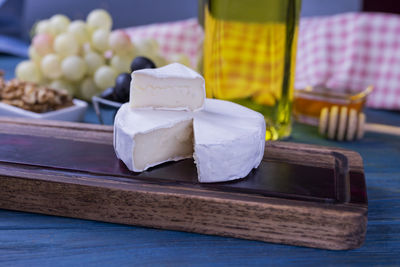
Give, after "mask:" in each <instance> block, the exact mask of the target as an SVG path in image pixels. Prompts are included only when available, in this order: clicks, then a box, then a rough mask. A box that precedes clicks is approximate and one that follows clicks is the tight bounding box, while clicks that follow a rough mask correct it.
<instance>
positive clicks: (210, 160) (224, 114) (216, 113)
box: [114, 99, 265, 183]
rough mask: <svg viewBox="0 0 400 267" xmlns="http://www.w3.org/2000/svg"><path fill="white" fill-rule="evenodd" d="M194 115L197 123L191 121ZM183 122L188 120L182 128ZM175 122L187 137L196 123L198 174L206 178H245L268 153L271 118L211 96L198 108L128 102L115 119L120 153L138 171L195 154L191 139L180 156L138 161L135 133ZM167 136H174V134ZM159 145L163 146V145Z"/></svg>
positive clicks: (116, 139) (170, 126) (115, 144)
mask: <svg viewBox="0 0 400 267" xmlns="http://www.w3.org/2000/svg"><path fill="white" fill-rule="evenodd" d="M192 120H193V125H191V124H190V123H192ZM182 122H183V123H184V122H187V123H188V124H184V127H183V128H182V127H181V128H179V127H178V125H179V123H182ZM173 127H176V129H177V131H176V132H175V133H174V134H175V135H176V136H178V139H179V138H181V137H182V136H183V137H185V138H186V137H187V132H190V127H193V128H192V131H193V136H194V138H193V141H192V144H191V145H192V146H193V151H194V153H193V158H194V160H195V163H196V166H197V172H198V180H199V182H202V183H212V182H223V181H230V180H234V179H239V178H243V177H245V176H247V175H248V174H249V172H250V171H251V170H252V169H253V168H257V167H258V166H259V164H260V162H261V160H262V158H263V155H264V146H265V121H264V117H263V116H262V115H261V114H260V113H258V112H255V111H253V110H250V109H248V108H245V107H243V106H240V105H238V104H234V103H232V102H228V101H223V100H215V99H206V101H205V105H204V109H203V110H201V111H197V112H189V111H187V112H182V111H161V110H143V109H139V110H138V109H132V108H130V106H129V105H128V104H124V105H123V106H122V107H121V109H120V110H119V111H118V113H117V115H116V118H115V123H114V147H115V151H116V154H117V157H118V158H120V159H121V160H122V161H123V162H124V163H125V164H126V165H127V167H128V168H129V169H130V170H132V171H143V170H146V169H147V168H149V167H152V166H155V165H157V164H160V163H163V162H165V161H171V160H179V159H183V158H188V157H192V155H188V153H189V150H188V149H187V146H186V145H187V144H189V143H187V142H186V143H184V144H185V146H186V147H185V148H186V150H184V149H181V150H179V151H178V152H180V153H177V154H176V155H175V156H171V157H170V158H167V159H164V160H163V161H156V162H153V163H151V164H147V165H146V167H145V168H143V167H138V166H136V165H135V160H134V150H135V136H137V135H139V134H143V133H144V134H146V133H153V132H155V131H157V130H160V129H161V130H164V129H175V128H173ZM185 127H186V128H185ZM165 131H166V130H165ZM182 131H184V133H182ZM185 133H186V135H185ZM189 134H191V132H190V133H189ZM154 138H155V137H154ZM166 138H167V139H173V138H174V137H173V136H170V135H168V136H166ZM155 139H158V138H155ZM150 141H151V140H150ZM149 143H150V144H151V142H149ZM158 147H159V148H158V149H162V145H159V146H158ZM160 147H161V148H160ZM149 149H153V148H150V147H149ZM183 151H184V152H185V153H186V154H185V155H183V154H182V152H183Z"/></svg>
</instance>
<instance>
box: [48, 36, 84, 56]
mask: <svg viewBox="0 0 400 267" xmlns="http://www.w3.org/2000/svg"><path fill="white" fill-rule="evenodd" d="M54 50H55V51H56V53H57V54H59V55H60V56H63V57H65V56H70V55H76V54H77V53H78V51H79V45H78V42H77V41H76V39H75V37H74V35H72V34H71V33H62V34H60V35H58V36H57V37H56V39H55V40H54Z"/></svg>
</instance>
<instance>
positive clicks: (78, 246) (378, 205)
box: [0, 55, 400, 266]
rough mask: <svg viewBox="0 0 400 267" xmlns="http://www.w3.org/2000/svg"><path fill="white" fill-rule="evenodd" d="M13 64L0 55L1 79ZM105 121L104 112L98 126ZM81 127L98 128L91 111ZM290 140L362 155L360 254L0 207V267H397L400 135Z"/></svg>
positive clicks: (386, 119) (382, 118)
mask: <svg viewBox="0 0 400 267" xmlns="http://www.w3.org/2000/svg"><path fill="white" fill-rule="evenodd" d="M20 60H21V59H19V58H13V57H7V56H4V55H3V56H0V69H3V70H5V71H6V77H7V78H11V77H12V76H13V69H14V67H15V65H16V64H17V62H19V61H20ZM367 116H368V120H369V121H373V122H379V123H387V124H392V125H397V126H400V113H399V112H388V111H376V110H367ZM111 118H112V112H111V111H106V114H105V120H106V121H107V122H108V123H110V122H111ZM85 121H86V122H91V123H97V122H98V121H97V118H96V117H95V114H94V111H93V108H92V107H91V108H90V109H89V110H88V112H87V114H86V118H85ZM289 141H292V142H301V143H309V144H319V145H327V146H339V147H343V148H347V149H352V150H355V151H357V152H359V153H360V154H361V156H362V157H363V159H364V165H365V174H366V180H367V186H368V198H369V214H368V229H367V236H366V241H365V244H364V245H363V246H362V247H361V248H359V249H355V250H351V251H328V250H319V249H311V248H303V247H293V246H286V245H277V244H269V243H263V242H257V241H248V240H239V239H234V238H226V237H218V236H207V235H200V234H191V233H183V232H175V231H165V230H157V229H148V228H143V227H133V226H125V225H117V224H110V223H102V222H95V221H86V220H77V219H69V218H62V217H53V216H44V215H38V214H31V213H24V212H15V211H7V210H1V209H0V266H80V265H84V266H132V265H136V266H143V265H155V266H159V265H161V266H203V265H210V266H225V265H230V266H243V265H272V266H277V265H282V264H284V265H309V266H320V265H337V264H345V265H353V264H354V265H361V266H365V265H386V264H387V265H400V137H394V136H389V135H383V134H374V133H367V134H366V136H365V137H364V139H363V140H361V141H359V142H343V143H338V142H334V141H329V140H325V139H322V138H321V137H319V136H318V134H317V131H316V129H315V128H313V127H310V126H306V125H300V124H295V125H294V129H293V134H292V137H291V139H290V140H289ZM0 186H1V181H0Z"/></svg>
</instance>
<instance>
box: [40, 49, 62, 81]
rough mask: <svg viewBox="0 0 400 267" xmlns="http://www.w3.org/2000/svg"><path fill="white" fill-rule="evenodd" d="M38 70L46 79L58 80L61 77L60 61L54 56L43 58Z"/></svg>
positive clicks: (49, 55)
mask: <svg viewBox="0 0 400 267" xmlns="http://www.w3.org/2000/svg"><path fill="white" fill-rule="evenodd" d="M40 68H41V70H42V73H43V75H44V76H45V77H46V78H49V79H58V78H60V77H61V76H62V71H61V60H60V57H59V56H58V55H56V54H48V55H46V56H44V57H43V59H42V62H41V64H40Z"/></svg>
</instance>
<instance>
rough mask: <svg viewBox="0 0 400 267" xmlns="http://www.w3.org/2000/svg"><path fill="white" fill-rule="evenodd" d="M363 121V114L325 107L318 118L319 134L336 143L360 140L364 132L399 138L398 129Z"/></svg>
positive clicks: (334, 107)
mask: <svg viewBox="0 0 400 267" xmlns="http://www.w3.org/2000/svg"><path fill="white" fill-rule="evenodd" d="M365 121H366V117H365V114H364V113H362V112H360V113H358V112H357V111H356V110H355V109H350V110H349V109H348V108H347V107H344V106H342V107H340V108H339V106H332V107H331V108H330V109H329V108H328V107H325V108H323V109H322V110H321V113H320V117H319V133H320V134H322V135H324V136H326V137H328V138H329V139H336V140H338V141H343V140H347V141H351V140H358V139H361V138H362V137H363V136H364V133H365V132H366V131H369V132H378V133H384V134H392V135H397V136H400V127H396V126H389V125H383V124H373V123H366V122H365Z"/></svg>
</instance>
